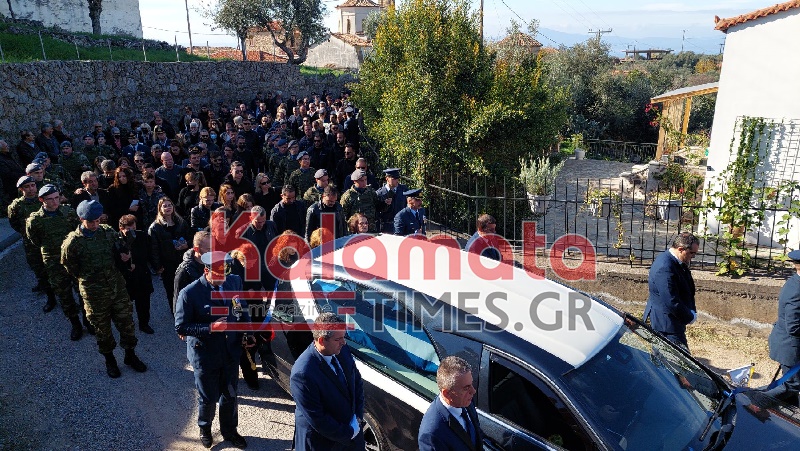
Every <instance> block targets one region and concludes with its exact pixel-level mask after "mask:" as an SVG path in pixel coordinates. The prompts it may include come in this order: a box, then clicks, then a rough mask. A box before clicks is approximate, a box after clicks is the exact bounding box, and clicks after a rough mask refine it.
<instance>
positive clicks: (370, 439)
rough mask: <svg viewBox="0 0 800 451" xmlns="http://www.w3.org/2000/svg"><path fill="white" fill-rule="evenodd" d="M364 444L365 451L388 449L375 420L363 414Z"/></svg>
mask: <svg viewBox="0 0 800 451" xmlns="http://www.w3.org/2000/svg"><path fill="white" fill-rule="evenodd" d="M364 423H365V424H364V443H365V445H366V446H365V449H366V450H367V451H384V450H388V449H389V448H388V447H387V446H386V440H384V438H383V434H381V431H380V429H378V422H377V421H375V418H373V417H372V415H370V414H368V413H364Z"/></svg>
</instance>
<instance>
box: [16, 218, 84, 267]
mask: <svg viewBox="0 0 800 451" xmlns="http://www.w3.org/2000/svg"><path fill="white" fill-rule="evenodd" d="M80 223H81V221H80V219H78V215H77V214H76V213H75V210H74V209H73V208H72V207H70V206H69V205H62V206H60V207H58V210H57V211H56V212H55V214H53V215H48V214H46V213H45V211H44V208H39V210H37V211H35V212H33V214H31V215H30V216H29V217H28V221H27V222H26V228H25V230H26V232H27V234H28V239H30V240H31V242H32V243H33V244H34V245H36V247H38V248H39V250H40V251H41V252H42V258H43V259H44V261H52V260H55V261H56V262H59V261H60V257H61V244H63V243H64V238H66V237H67V235H68V234H69V232H71V231H73V230H75V228H76V227H78V224H80Z"/></svg>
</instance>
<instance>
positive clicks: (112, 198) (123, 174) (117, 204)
mask: <svg viewBox="0 0 800 451" xmlns="http://www.w3.org/2000/svg"><path fill="white" fill-rule="evenodd" d="M134 201H136V202H135V205H134ZM107 205H108V208H106V214H107V215H108V225H110V226H111V227H117V226H118V225H119V218H121V217H122V216H123V215H127V214H132V215H137V214H138V213H139V190H137V189H136V183H135V182H134V180H133V171H131V170H130V169H129V168H117V169H116V170H114V181H113V182H112V183H111V186H109V187H108V204H107Z"/></svg>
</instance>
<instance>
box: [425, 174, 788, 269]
mask: <svg viewBox="0 0 800 451" xmlns="http://www.w3.org/2000/svg"><path fill="white" fill-rule="evenodd" d="M645 185H646V182H643V183H635V182H631V181H629V180H627V179H625V178H610V179H609V178H605V179H601V178H597V179H591V178H583V179H574V178H573V179H568V178H566V177H564V176H562V177H560V178H559V180H558V181H557V182H556V184H555V187H554V190H553V194H552V195H551V196H549V198H539V199H529V198H528V196H527V194H526V193H525V192H524V190H523V188H522V186H521V185H520V184H519V183H518V182H517V181H516V180H515V179H512V178H505V179H501V178H492V177H476V176H465V175H463V174H456V173H440V174H438V175H437V176H436V177H435V178H434V179H433V180H432V181H431V182H430V183H429V184H428V191H427V195H428V196H429V200H428V203H427V205H426V209H427V217H428V220H429V223H430V224H431V225H432V227H430V228H429V230H433V229H438V231H439V232H441V233H445V234H448V235H451V236H454V237H456V238H461V239H466V238H468V237H469V236H470V235H471V234H472V233H474V232H475V220H476V218H477V216H478V215H480V214H482V213H489V214H491V215H493V216H494V217H495V218H496V219H497V233H498V234H500V235H502V236H504V237H505V238H506V239H507V240H508V241H509V242H510V243H511V244H512V246H513V247H514V249H515V251H516V252H517V253H519V252H520V251H521V249H522V244H523V221H536V231H537V234H538V235H544V236H545V239H546V243H547V245H546V249H549V248H550V246H551V245H552V244H553V242H554V241H555V240H557V239H558V238H560V237H562V236H565V235H567V234H578V235H582V236H584V237H586V238H587V239H588V240H589V241H590V242H591V243H592V244H593V245H594V248H595V251H596V253H597V256H598V258H599V259H600V260H603V261H610V262H617V263H624V264H628V265H631V266H649V265H650V264H651V263H652V261H653V259H654V258H655V257H656V256H657V255H658V254H659V253H661V252H663V251H664V250H665V249H666V248H668V247H669V245H670V243H671V241H672V240H673V239H674V237H675V236H676V235H677V234H678V233H680V232H683V231H690V232H693V233H695V234H697V235H698V236H700V237H701V244H700V251H699V254H698V255H697V256H696V257H695V260H694V263H693V266H694V267H700V268H702V269H708V270H713V269H716V267H717V265H719V264H720V263H721V262H723V261H724V260H725V258H726V253H727V252H729V251H730V247H729V240H730V234H729V233H728V234H726V233H725V230H720V227H719V226H718V225H717V224H716V222H715V220H714V212H715V210H716V209H717V208H718V207H719V205H717V204H713V203H712V204H709V203H708V202H704V201H703V199H702V187H701V189H699V190H692V189H687V190H684V189H683V188H676V189H674V190H672V191H666V190H663V189H659V188H658V187H657V186H655V187H654V186H650V187H649V188H652V189H653V190H652V191H650V190H649V189H648V187H646V186H645ZM720 188H721V189H722V190H724V189H725V187H724V186H722V187H720ZM690 192H693V193H696V194H687V193H690ZM790 197H791V198H792V199H795V200H797V199H800V193H798V192H793V193H791V194H790ZM750 207H751V209H753V210H757V211H761V212H763V218H764V219H763V221H761V223H759V224H748V225H747V226H746V227H745V229H746V230H744V231H742V232H743V233H744V236H742V238H741V240H743V241H746V243H747V244H745V245H744V247H745V248H746V251H747V253H748V257H749V263H748V264H749V266H751V270H750V271H751V273H774V272H778V271H784V270H785V267H786V264H785V263H784V261H785V254H786V252H787V249H786V238H787V232H786V231H785V228H784V226H785V225H786V224H785V223H784V220H785V215H786V214H787V212H788V205H787V203H786V202H785V201H783V202H776V201H775V200H774V199H768V198H766V197H762V198H760V199H756V200H754V202H753V203H752V204H751V206H750ZM723 229H724V227H723ZM737 238H738V237H737ZM576 257H578V255H577V253H576ZM728 258H730V257H728ZM734 258H737V257H734Z"/></svg>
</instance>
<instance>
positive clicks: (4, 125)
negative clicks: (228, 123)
mask: <svg viewBox="0 0 800 451" xmlns="http://www.w3.org/2000/svg"><path fill="white" fill-rule="evenodd" d="M351 81H354V78H353V77H352V76H349V75H345V76H342V77H334V76H332V75H326V76H303V75H300V70H299V68H298V67H297V66H295V65H289V64H273V63H257V62H249V61H248V62H241V61H223V62H192V63H142V62H134V61H119V62H116V61H115V62H109V61H86V62H84V61H46V62H35V63H10V64H2V65H0V86H1V87H2V89H3V99H2V101H0V136H2V137H4V138H5V139H7V140H8V141H9V143H11V145H12V146H13V145H16V143H17V142H18V141H19V132H20V131H21V130H23V129H29V130H32V131H35V132H37V133H38V130H39V125H40V123H41V122H43V121H48V122H49V121H52V120H54V119H61V120H63V121H64V124H65V125H66V128H67V129H68V130H69V131H71V132H72V133H73V135H75V134H80V133H82V132H85V131H88V130H89V129H90V126H91V124H92V122H93V121H96V120H100V121H101V122H103V123H105V118H106V116H108V115H110V114H113V115H115V116H116V117H117V122H118V123H119V124H121V125H122V126H127V125H128V124H130V122H131V120H133V119H140V120H143V119H146V120H148V121H149V120H150V119H152V112H153V110H158V111H160V112H161V113H162V115H164V116H165V117H166V118H167V119H169V120H170V121H171V122H172V123H173V124H176V123H177V118H178V116H179V108H181V107H182V106H183V105H185V104H188V105H192V106H193V107H194V108H195V111H198V110H199V109H200V105H201V104H202V103H207V104H208V105H209V107H211V108H214V109H216V108H217V102H218V101H224V102H227V103H228V104H230V105H232V104H233V103H235V102H238V101H239V100H243V101H246V102H249V101H250V99H252V98H253V97H254V96H255V93H256V92H257V91H259V90H261V91H264V92H266V91H273V92H274V91H277V90H281V91H283V95H284V96H285V97H287V98H288V96H289V95H291V94H297V96H298V97H301V98H302V96H304V95H308V94H310V93H312V92H317V93H321V92H323V91H328V92H334V93H337V94H338V93H339V92H341V90H342V88H343V86H344V84H345V83H346V82H351Z"/></svg>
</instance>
